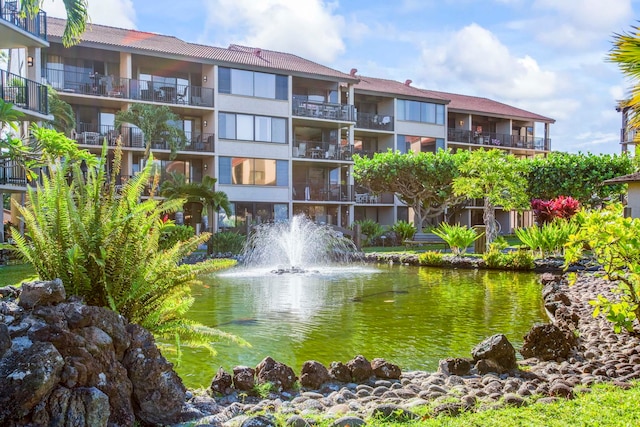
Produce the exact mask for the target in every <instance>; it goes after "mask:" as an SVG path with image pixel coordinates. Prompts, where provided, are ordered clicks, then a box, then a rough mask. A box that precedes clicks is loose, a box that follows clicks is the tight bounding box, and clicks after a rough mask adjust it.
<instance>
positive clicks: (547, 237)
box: [515, 218, 578, 257]
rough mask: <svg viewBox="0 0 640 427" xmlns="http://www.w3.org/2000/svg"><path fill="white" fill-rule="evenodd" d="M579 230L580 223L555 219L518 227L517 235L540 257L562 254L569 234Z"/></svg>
mask: <svg viewBox="0 0 640 427" xmlns="http://www.w3.org/2000/svg"><path fill="white" fill-rule="evenodd" d="M577 231H578V224H577V223H576V222H574V221H568V220H564V219H559V218H557V219H555V220H553V221H552V222H549V223H547V224H544V225H543V226H538V225H537V224H534V225H532V226H531V227H527V228H517V229H516V230H515V233H516V236H518V239H520V241H521V242H522V243H523V244H524V245H526V246H528V247H529V248H530V249H531V250H532V251H538V254H539V256H540V257H545V256H549V255H561V254H562V253H563V252H564V245H565V244H566V243H567V242H568V241H569V236H571V235H573V234H575V233H576V232H577Z"/></svg>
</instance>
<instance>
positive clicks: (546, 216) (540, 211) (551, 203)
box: [531, 196, 580, 225]
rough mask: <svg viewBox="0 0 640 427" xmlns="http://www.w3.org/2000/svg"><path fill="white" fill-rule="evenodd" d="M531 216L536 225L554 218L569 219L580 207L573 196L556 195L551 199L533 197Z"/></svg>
mask: <svg viewBox="0 0 640 427" xmlns="http://www.w3.org/2000/svg"><path fill="white" fill-rule="evenodd" d="M531 209H532V210H533V216H534V218H535V219H536V223H537V224H538V225H542V224H547V223H549V222H551V221H553V220H554V219H555V218H562V219H570V218H571V217H572V216H574V215H575V214H576V212H578V209H580V202H578V201H577V200H576V199H574V198H573V197H565V196H558V197H556V198H555V199H551V200H542V199H533V200H532V201H531Z"/></svg>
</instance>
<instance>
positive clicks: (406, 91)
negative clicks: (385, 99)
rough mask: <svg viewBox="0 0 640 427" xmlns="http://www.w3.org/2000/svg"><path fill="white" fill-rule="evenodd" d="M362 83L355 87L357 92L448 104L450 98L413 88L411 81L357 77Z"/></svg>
mask: <svg viewBox="0 0 640 427" xmlns="http://www.w3.org/2000/svg"><path fill="white" fill-rule="evenodd" d="M356 77H357V78H359V79H360V82H359V83H357V84H356V85H354V88H355V90H356V91H357V90H363V91H371V92H383V93H388V94H390V95H400V96H413V97H418V98H430V99H432V100H435V101H442V102H443V103H445V104H446V103H447V101H448V100H449V98H447V97H444V96H442V94H439V93H437V92H433V91H430V90H425V89H419V88H416V87H413V86H411V80H407V81H406V82H405V83H401V82H398V81H395V80H387V79H379V78H377V77H366V76H356Z"/></svg>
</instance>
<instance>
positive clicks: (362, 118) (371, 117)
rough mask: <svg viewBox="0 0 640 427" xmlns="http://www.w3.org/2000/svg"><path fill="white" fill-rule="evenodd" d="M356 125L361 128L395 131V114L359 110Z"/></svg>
mask: <svg viewBox="0 0 640 427" xmlns="http://www.w3.org/2000/svg"><path fill="white" fill-rule="evenodd" d="M356 127H357V128H361V129H375V130H386V131H393V116H386V115H384V114H372V113H361V112H358V119H357V120H356Z"/></svg>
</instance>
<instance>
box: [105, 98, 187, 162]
mask: <svg viewBox="0 0 640 427" xmlns="http://www.w3.org/2000/svg"><path fill="white" fill-rule="evenodd" d="M179 120H180V117H178V116H177V115H176V114H175V113H174V112H173V111H171V108H169V106H167V105H153V104H140V103H134V104H131V105H130V106H129V109H127V110H123V111H118V112H117V113H116V120H115V126H116V128H119V127H120V126H122V125H123V124H124V123H130V124H132V125H135V126H137V127H139V128H140V130H141V131H142V134H143V135H144V143H145V151H144V157H145V158H147V157H149V153H150V152H151V144H152V143H154V142H166V143H167V144H168V145H169V149H170V150H171V154H170V158H171V159H173V158H175V156H176V154H177V151H178V150H180V149H181V148H182V147H184V144H185V142H186V136H185V134H184V131H182V129H178V128H177V127H175V126H173V125H172V124H171V123H174V122H177V121H179Z"/></svg>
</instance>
